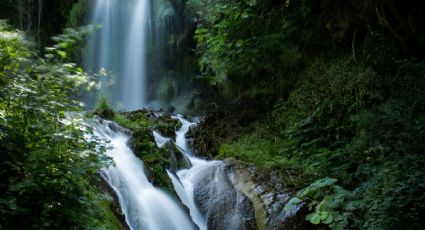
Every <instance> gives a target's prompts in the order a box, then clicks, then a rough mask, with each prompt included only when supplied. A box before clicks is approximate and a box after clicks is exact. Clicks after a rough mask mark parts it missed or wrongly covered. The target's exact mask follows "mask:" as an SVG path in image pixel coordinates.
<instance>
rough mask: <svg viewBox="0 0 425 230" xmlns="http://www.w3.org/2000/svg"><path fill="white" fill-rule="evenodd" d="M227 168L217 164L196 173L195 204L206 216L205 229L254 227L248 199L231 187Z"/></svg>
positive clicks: (239, 229) (253, 214)
mask: <svg viewBox="0 0 425 230" xmlns="http://www.w3.org/2000/svg"><path fill="white" fill-rule="evenodd" d="M230 174H231V172H230V167H229V165H227V164H223V163H217V164H214V165H212V166H210V167H207V168H206V169H205V170H204V171H202V172H201V173H199V175H198V178H197V182H196V184H195V189H194V196H195V203H196V205H197V206H198V208H199V210H200V211H201V213H203V214H204V215H205V216H206V221H207V227H208V229H211V230H215V229H220V230H221V229H238V230H254V229H257V226H256V222H255V213H254V208H253V204H252V202H251V201H250V199H249V198H248V197H247V196H245V195H244V194H243V193H242V192H241V191H239V190H237V189H235V187H234V186H233V183H232V182H231V180H230V178H229V176H230Z"/></svg>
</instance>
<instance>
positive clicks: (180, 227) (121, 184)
mask: <svg viewBox="0 0 425 230" xmlns="http://www.w3.org/2000/svg"><path fill="white" fill-rule="evenodd" d="M104 123H105V124H97V125H94V127H95V135H97V136H98V137H99V138H103V139H105V140H107V141H109V142H110V144H111V147H112V148H111V149H109V150H108V151H107V154H108V155H109V156H110V157H112V158H113V160H114V162H115V167H112V166H111V167H109V168H108V169H104V170H103V172H102V174H103V175H104V177H105V178H106V180H107V181H108V183H109V185H110V186H111V187H112V188H113V189H114V191H115V192H116V194H117V196H118V199H119V202H120V205H121V208H122V210H123V212H124V214H125V219H126V222H127V223H128V225H129V227H130V228H131V229H132V230H139V229H148V230H170V229H175V230H190V229H195V227H194V225H193V224H192V222H191V220H190V219H189V218H188V216H187V215H186V214H185V212H183V211H182V210H181V209H180V207H179V206H178V205H177V204H176V203H175V202H174V201H173V200H172V199H171V198H170V197H169V196H168V195H166V194H165V193H164V192H162V191H161V190H159V189H157V188H155V187H154V186H153V185H152V184H151V183H150V182H149V180H148V179H147V177H146V175H145V170H144V166H143V162H142V161H141V160H140V159H139V158H137V157H136V156H135V155H134V153H133V152H132V151H131V149H130V148H129V147H128V146H127V142H128V139H129V136H128V135H126V134H125V132H124V131H123V130H122V129H121V128H120V127H119V126H118V125H117V124H115V123H113V122H110V121H104Z"/></svg>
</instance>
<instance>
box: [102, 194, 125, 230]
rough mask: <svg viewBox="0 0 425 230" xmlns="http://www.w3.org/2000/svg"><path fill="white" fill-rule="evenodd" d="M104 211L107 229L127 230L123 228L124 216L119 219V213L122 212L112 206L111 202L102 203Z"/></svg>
mask: <svg viewBox="0 0 425 230" xmlns="http://www.w3.org/2000/svg"><path fill="white" fill-rule="evenodd" d="M101 205H102V209H103V210H104V220H103V221H104V225H105V226H106V227H107V229H110V230H125V229H126V228H125V227H124V226H123V224H122V223H123V221H124V218H125V217H124V216H121V217H117V213H119V212H120V210H117V209H119V208H117V207H116V206H115V205H113V204H112V202H111V201H108V200H104V201H103V202H102V204H101ZM119 218H120V219H119Z"/></svg>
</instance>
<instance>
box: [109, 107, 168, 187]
mask: <svg viewBox="0 0 425 230" xmlns="http://www.w3.org/2000/svg"><path fill="white" fill-rule="evenodd" d="M149 112H150V111H148V110H139V111H134V112H130V113H125V114H115V115H114V120H115V121H116V122H117V123H118V124H119V125H121V126H123V127H125V128H127V129H129V130H130V131H131V132H132V139H131V147H132V149H133V150H134V152H135V154H136V155H137V156H138V157H139V158H141V159H142V160H143V162H144V164H145V166H146V167H147V168H148V170H149V173H150V179H151V180H152V182H153V183H154V184H155V185H156V186H159V187H161V188H163V189H165V190H167V191H169V192H171V193H173V192H174V189H173V184H172V182H171V180H170V178H169V177H168V175H167V172H166V169H167V168H169V166H170V165H171V159H170V157H169V153H168V151H167V150H166V149H165V148H159V147H158V146H157V145H156V142H155V138H154V136H153V133H152V130H153V129H161V130H168V133H169V132H171V131H172V132H173V134H174V126H175V125H176V123H175V122H174V120H172V119H171V118H163V117H161V118H159V119H156V120H151V119H148V118H147V116H148V113H149ZM165 121H173V123H170V122H165Z"/></svg>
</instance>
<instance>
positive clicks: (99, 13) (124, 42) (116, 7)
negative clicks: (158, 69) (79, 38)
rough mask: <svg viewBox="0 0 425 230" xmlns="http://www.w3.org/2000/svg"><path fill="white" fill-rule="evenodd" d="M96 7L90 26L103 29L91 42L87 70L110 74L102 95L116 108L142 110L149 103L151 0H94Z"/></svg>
mask: <svg viewBox="0 0 425 230" xmlns="http://www.w3.org/2000/svg"><path fill="white" fill-rule="evenodd" d="M93 4H94V7H93V9H92V12H91V18H90V21H89V23H90V24H94V25H100V26H101V29H99V30H97V31H95V33H94V34H93V35H92V36H91V37H90V39H89V41H88V44H87V50H88V52H87V53H86V57H85V60H84V63H85V67H86V68H88V69H89V70H91V71H96V72H97V71H99V70H101V69H105V70H106V71H107V72H108V73H109V75H110V80H109V81H105V80H104V81H102V86H101V89H102V90H101V93H102V94H104V95H106V96H108V99H109V100H110V101H112V102H113V103H114V104H115V106H117V107H119V108H120V109H124V110H135V109H140V108H142V107H143V106H145V105H146V104H147V99H146V90H147V87H146V84H147V80H146V53H147V52H146V40H147V34H148V25H149V22H150V15H149V11H150V6H149V0H94V3H93ZM91 100H93V99H91ZM94 100H96V99H94Z"/></svg>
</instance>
